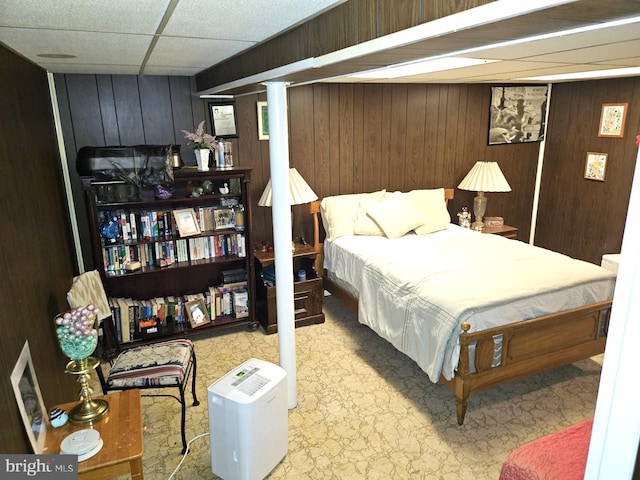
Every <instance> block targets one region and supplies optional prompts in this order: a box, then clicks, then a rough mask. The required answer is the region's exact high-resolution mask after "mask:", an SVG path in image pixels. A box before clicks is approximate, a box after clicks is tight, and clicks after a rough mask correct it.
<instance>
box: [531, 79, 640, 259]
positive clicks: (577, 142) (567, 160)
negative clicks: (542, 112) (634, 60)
mask: <svg viewBox="0 0 640 480" xmlns="http://www.w3.org/2000/svg"><path fill="white" fill-rule="evenodd" d="M638 99H640V78H638V77H636V78H621V79H613V80H600V81H591V82H579V83H565V84H558V85H554V86H553V89H552V93H551V104H552V108H551V110H550V115H549V124H548V135H547V146H546V151H545V165H544V171H543V177H542V186H541V192H540V208H539V218H538V225H537V228H536V244H538V245H540V246H543V247H546V248H550V249H552V250H557V251H559V252H563V253H566V254H568V255H571V256H574V257H577V258H580V259H583V260H587V261H590V262H593V263H599V262H600V259H601V256H602V255H603V254H605V253H618V252H620V247H621V245H622V235H623V233H624V232H623V230H624V222H625V219H626V214H627V205H628V201H629V193H630V191H631V182H632V179H633V172H634V168H635V153H636V152H637V147H636V145H635V135H637V133H638V132H640V101H639V100H638ZM614 102H628V103H629V110H628V112H627V124H626V134H625V136H624V138H601V137H598V135H597V132H598V124H599V121H600V112H601V105H602V104H603V103H614ZM587 152H603V153H607V154H608V155H609V157H608V162H607V167H606V175H605V181H604V182H598V181H593V180H586V179H584V169H585V162H586V156H587Z"/></svg>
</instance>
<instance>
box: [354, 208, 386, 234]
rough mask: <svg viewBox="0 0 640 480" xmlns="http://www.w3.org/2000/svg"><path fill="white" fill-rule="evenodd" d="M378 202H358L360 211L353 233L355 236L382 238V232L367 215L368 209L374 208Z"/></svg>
mask: <svg viewBox="0 0 640 480" xmlns="http://www.w3.org/2000/svg"><path fill="white" fill-rule="evenodd" d="M378 203H379V201H373V200H360V209H359V210H358V218H357V219H356V226H355V231H354V233H355V234H356V235H368V236H370V237H384V230H382V228H380V225H378V224H377V223H376V221H375V220H374V219H373V218H371V217H370V216H369V214H367V210H368V209H369V208H374V207H375V206H376V205H377V204H378Z"/></svg>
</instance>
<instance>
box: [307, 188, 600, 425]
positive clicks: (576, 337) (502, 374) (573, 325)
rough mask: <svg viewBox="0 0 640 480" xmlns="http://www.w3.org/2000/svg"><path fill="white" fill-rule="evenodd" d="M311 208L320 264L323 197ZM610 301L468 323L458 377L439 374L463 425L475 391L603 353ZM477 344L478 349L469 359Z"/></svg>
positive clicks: (345, 297)
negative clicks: (505, 321) (495, 323)
mask: <svg viewBox="0 0 640 480" xmlns="http://www.w3.org/2000/svg"><path fill="white" fill-rule="evenodd" d="M445 197H446V199H447V200H449V199H452V198H453V189H446V190H445ZM310 211H311V213H312V214H313V216H314V245H315V247H316V249H317V251H318V252H320V255H318V257H319V260H318V261H319V262H320V263H319V266H320V267H321V266H322V261H323V258H324V256H323V244H322V243H321V242H320V231H319V228H320V227H319V221H318V215H319V213H320V201H316V202H313V203H312V205H311V209H310ZM318 271H323V270H320V269H318ZM323 277H324V278H323V284H324V288H325V289H326V290H328V291H329V292H330V293H331V294H332V295H333V296H334V297H336V298H337V299H338V300H340V301H341V302H342V303H343V304H344V305H345V306H346V307H347V308H349V309H350V310H351V311H353V312H354V313H356V314H357V313H358V299H357V298H354V297H353V296H352V295H351V294H350V293H349V292H347V291H346V290H344V289H343V288H342V287H341V286H339V285H338V284H337V283H335V282H333V281H332V280H331V279H329V278H328V275H327V272H326V271H324V275H323ZM611 304H612V301H611V300H608V301H604V302H599V303H595V304H591V305H586V306H584V307H579V308H574V309H571V310H565V311H562V312H557V313H553V314H550V315H545V316H543V317H539V318H533V319H530V320H523V321H520V322H516V323H511V324H509V325H504V326H501V327H495V328H491V329H488V330H482V331H479V332H472V333H469V329H470V328H471V325H470V324H469V323H468V322H463V323H462V332H461V333H460V359H459V361H458V367H457V369H456V372H455V375H454V377H453V378H452V379H451V380H447V379H445V378H444V377H441V378H440V381H441V382H442V383H444V384H445V385H447V386H448V387H449V388H450V389H451V390H452V391H453V393H454V394H455V396H456V416H457V420H458V425H462V424H463V422H464V417H465V414H466V412H467V399H468V398H469V396H470V395H471V394H473V393H476V392H479V391H482V390H485V389H487V388H491V387H495V386H497V385H502V384H505V383H508V382H511V381H513V380H518V379H521V378H525V377H527V376H530V375H533V374H535V373H540V372H544V371H546V370H551V369H553V368H557V367H561V366H564V365H568V364H571V363H574V362H577V361H578V360H583V359H585V358H589V357H592V356H594V355H599V354H601V353H603V352H604V348H605V343H606V335H607V330H608V326H609V312H610V308H611ZM498 337H501V339H502V355H501V359H500V365H498V366H496V367H492V366H491V364H492V361H493V354H494V348H495V339H496V338H498ZM473 344H475V351H474V353H473V362H470V346H471V345H473ZM471 365H475V371H471V368H470V366H471Z"/></svg>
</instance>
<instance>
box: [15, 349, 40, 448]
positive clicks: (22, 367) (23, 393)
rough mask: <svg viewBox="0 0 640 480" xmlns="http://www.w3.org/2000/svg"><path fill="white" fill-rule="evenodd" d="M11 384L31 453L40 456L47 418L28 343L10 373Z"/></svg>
mask: <svg viewBox="0 0 640 480" xmlns="http://www.w3.org/2000/svg"><path fill="white" fill-rule="evenodd" d="M11 384H12V385H13V392H14V394H15V396H16V401H17V402H18V410H20V416H21V417H22V423H24V428H25V429H26V431H27V436H28V437H29V441H30V442H31V447H32V448H33V452H34V453H36V454H42V453H44V445H45V440H46V435H47V422H48V421H49V420H48V418H49V417H48V416H47V410H46V409H45V406H44V402H43V401H42V395H41V393H40V386H39V385H38V379H37V378H36V371H35V370H34V368H33V362H32V360H31V351H30V350H29V342H28V341H27V342H25V343H24V346H23V347H22V352H21V353H20V357H19V358H18V361H17V362H16V365H15V367H13V372H11Z"/></svg>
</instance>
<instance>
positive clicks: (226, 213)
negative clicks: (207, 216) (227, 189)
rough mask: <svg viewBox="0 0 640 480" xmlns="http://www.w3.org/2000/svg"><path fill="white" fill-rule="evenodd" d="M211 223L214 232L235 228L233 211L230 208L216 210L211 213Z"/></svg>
mask: <svg viewBox="0 0 640 480" xmlns="http://www.w3.org/2000/svg"><path fill="white" fill-rule="evenodd" d="M213 223H214V224H215V229H216V230H222V229H225V228H233V227H235V225H236V222H235V217H234V214H233V210H232V209H230V208H216V209H215V210H214V211H213Z"/></svg>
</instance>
